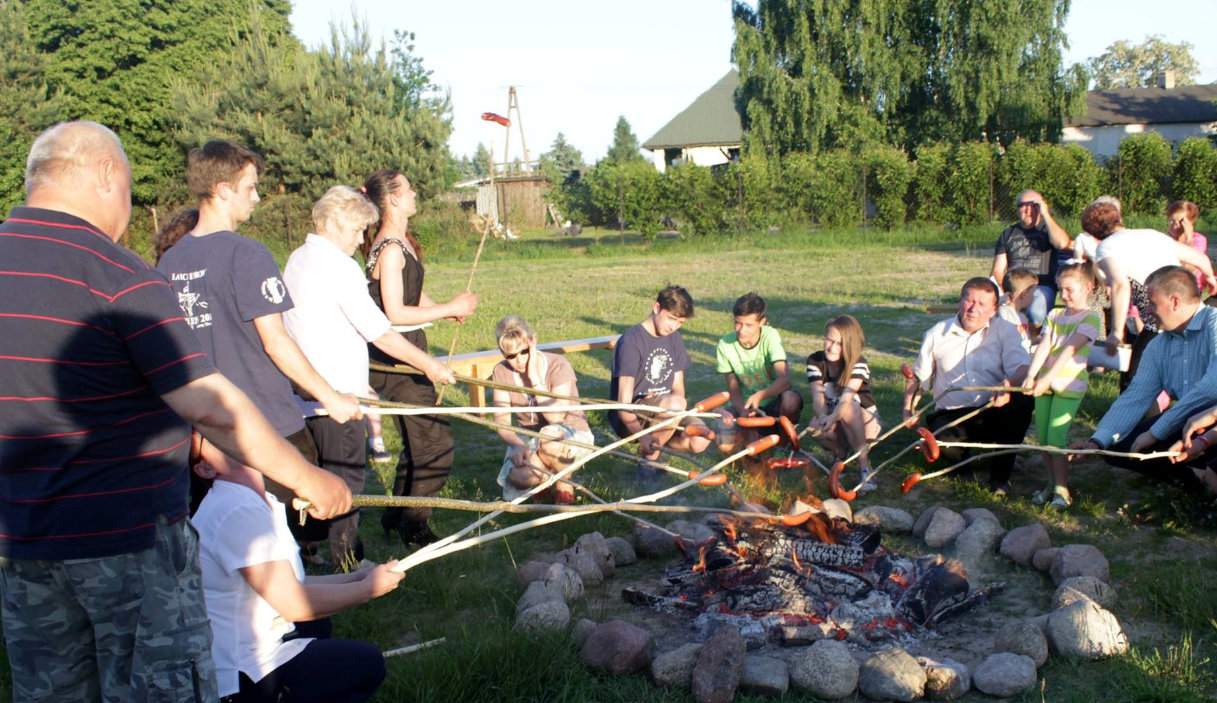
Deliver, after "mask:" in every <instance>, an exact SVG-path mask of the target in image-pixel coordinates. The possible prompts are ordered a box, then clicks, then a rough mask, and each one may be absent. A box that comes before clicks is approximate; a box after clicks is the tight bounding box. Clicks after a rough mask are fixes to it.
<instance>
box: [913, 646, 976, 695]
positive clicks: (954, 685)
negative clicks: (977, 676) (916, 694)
mask: <svg viewBox="0 0 1217 703" xmlns="http://www.w3.org/2000/svg"><path fill="white" fill-rule="evenodd" d="M917 663H918V664H920V665H921V668H922V669H925V695H926V697H928V698H930V699H931V700H936V701H953V700H956V699H959V698H963V696H964V694H965V693H967V692H968V691H969V690H970V689H971V688H972V674H971V673H970V672H969V671H968V667H966V666H964V665H963V664H961V663H960V662H957V661H955V660H954V659H942V660H936V659H930V658H928V657H918V658H917Z"/></svg>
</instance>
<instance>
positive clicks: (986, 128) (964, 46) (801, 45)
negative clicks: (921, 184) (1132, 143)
mask: <svg viewBox="0 0 1217 703" xmlns="http://www.w3.org/2000/svg"><path fill="white" fill-rule="evenodd" d="M1067 9H1068V0H1023V2H1018V3H993V2H986V1H985V0H950V1H947V0H939V1H936V2H931V1H930V0H892V1H891V2H885V3H874V2H865V1H864V0H846V1H839V2H837V1H832V0H810V1H809V0H758V2H757V4H756V7H755V9H754V8H753V7H752V6H751V5H749V4H747V3H745V2H741V1H740V0H736V2H735V3H734V5H733V8H732V12H733V15H734V17H735V44H734V46H733V49H732V53H733V58H734V61H735V63H736V66H737V68H738V70H739V75H740V88H739V91H738V93H737V109H738V111H739V113H740V116H741V119H742V121H743V123H744V128H745V148H746V150H747V151H748V152H749V153H751V154H764V155H782V154H786V153H789V152H793V151H810V152H813V153H815V152H818V151H819V150H821V149H831V148H836V147H847V148H851V149H854V150H860V149H861V148H862V147H864V146H865V145H867V144H868V143H872V142H875V141H881V142H886V143H889V144H893V145H896V146H901V147H903V148H905V149H909V150H911V149H914V148H915V147H916V146H918V145H920V144H923V143H927V142H932V141H935V140H950V141H965V140H981V141H1000V142H1002V143H1007V142H1010V141H1013V139H1014V138H1016V137H1018V136H1022V137H1024V138H1027V139H1032V140H1036V141H1040V140H1053V139H1056V137H1057V136H1058V135H1059V133H1060V128H1061V121H1062V118H1063V117H1065V116H1067V115H1069V114H1074V113H1076V112H1077V111H1079V110H1080V109H1081V108H1082V107H1083V102H1082V101H1083V90H1084V88H1085V71H1084V69H1083V68H1082V67H1080V66H1074V67H1071V68H1069V69H1065V68H1064V67H1063V65H1062V58H1061V56H1062V48H1063V46H1064V42H1065V34H1064V20H1065V14H1066V11H1067Z"/></svg>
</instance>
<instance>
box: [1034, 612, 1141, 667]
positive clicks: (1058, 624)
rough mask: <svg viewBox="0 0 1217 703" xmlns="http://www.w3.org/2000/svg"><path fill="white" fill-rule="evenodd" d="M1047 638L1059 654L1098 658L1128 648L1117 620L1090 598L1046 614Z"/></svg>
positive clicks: (1120, 652)
mask: <svg viewBox="0 0 1217 703" xmlns="http://www.w3.org/2000/svg"><path fill="white" fill-rule="evenodd" d="M1048 641H1049V642H1051V643H1052V648H1053V649H1054V650H1056V651H1057V652H1058V653H1059V654H1062V655H1064V656H1067V657H1078V658H1082V659H1100V658H1102V657H1109V656H1112V655H1116V654H1123V653H1124V652H1127V651H1128V637H1126V636H1125V635H1124V630H1123V628H1121V627H1120V621H1119V620H1116V616H1115V615H1112V613H1111V612H1110V611H1108V610H1104V609H1103V608H1101V607H1099V605H1098V604H1097V603H1095V602H1094V601H1091V600H1089V599H1084V600H1080V601H1077V602H1075V603H1074V604H1072V605H1067V606H1065V607H1064V608H1061V609H1060V610H1054V611H1053V612H1052V614H1051V615H1049V616H1048Z"/></svg>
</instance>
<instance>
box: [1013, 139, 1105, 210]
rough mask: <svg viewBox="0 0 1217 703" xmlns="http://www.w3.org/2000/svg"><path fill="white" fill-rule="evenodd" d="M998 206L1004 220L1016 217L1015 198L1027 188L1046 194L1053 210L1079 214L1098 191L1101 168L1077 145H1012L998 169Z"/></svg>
mask: <svg viewBox="0 0 1217 703" xmlns="http://www.w3.org/2000/svg"><path fill="white" fill-rule="evenodd" d="M997 181H998V185H997V192H998V193H1000V194H1001V195H1002V196H1004V197H1000V198H999V199H998V201H997V203H996V209H997V211H998V213H999V214H1000V216H1001V217H1002V218H1003V219H1006V218H1013V217H1015V216H1016V215H1017V213H1015V212H1014V202H1013V200H1014V198H1015V196H1017V195H1018V194H1019V193H1021V192H1022V191H1024V190H1028V189H1030V190H1035V191H1038V192H1039V193H1040V194H1041V195H1043V196H1044V199H1045V200H1047V201H1048V205H1049V206H1050V207H1051V208H1052V210H1053V212H1057V213H1061V214H1065V215H1078V214H1080V213H1081V212H1082V210H1083V209H1084V208H1085V207H1086V205H1087V204H1089V203H1090V201H1091V200H1093V199H1094V198H1095V196H1097V195H1098V194H1099V191H1100V188H1101V184H1102V181H1103V172H1102V169H1101V168H1100V167H1099V166H1098V164H1096V163H1095V161H1094V158H1092V157H1091V155H1090V152H1088V151H1086V149H1084V148H1083V147H1081V146H1079V145H1077V144H1069V145H1061V144H1035V145H1031V144H1027V143H1026V142H1022V141H1018V142H1015V143H1014V144H1011V145H1010V147H1009V148H1008V149H1006V153H1005V154H1003V155H1002V157H1001V161H1000V162H999V163H998V169H997Z"/></svg>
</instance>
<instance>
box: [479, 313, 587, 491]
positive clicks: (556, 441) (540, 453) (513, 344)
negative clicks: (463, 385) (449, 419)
mask: <svg viewBox="0 0 1217 703" xmlns="http://www.w3.org/2000/svg"><path fill="white" fill-rule="evenodd" d="M495 337H496V338H498V340H499V351H500V352H502V354H503V361H500V362H499V363H498V364H497V365H496V366H495V367H494V373H493V374H492V376H491V378H492V379H493V380H494V381H495V382H496V383H501V384H510V385H513V386H523V387H527V388H535V389H537V390H540V391H548V392H550V393H554V394H557V395H564V396H570V397H578V396H579V387H578V385H577V380H576V379H575V371H574V369H572V368H571V366H570V362H569V361H567V360H566V357H564V356H562V355H560V354H550V353H548V352H542V351H538V350H537V336H536V335H535V334H533V331H532V328H531V327H529V326H528V323H527V322H525V321H524V319H523V318H522V317H519V316H517V315H508V316H507V317H504V318H503V319H502V320H499V324H498V325H497V326H496V327H495ZM547 405H570V401H566V400H559V399H556V398H549V397H545V396H538V395H531V394H525V393H520V392H515V391H505V390H498V389H495V391H494V406H495V407H498V408H508V407H512V408H518V407H536V408H537V412H535V413H518V414H512V413H498V414H496V415H495V416H494V419H495V421H496V422H498V423H500V424H504V425H510V424H512V418H513V417H514V418H515V420H516V423H518V425H519V426H520V427H522V428H524V429H526V430H532V431H534V432H540V433H541V434H543V435H545V436H546V437H547V438H549V439H547V440H540V439H537V438H536V437H532V438H529V437H522V436H520V435H519V434H517V433H515V432H513V431H511V430H505V429H503V430H499V431H498V432H499V436H500V437H502V438H503V441H504V442H506V443H507V455H506V456H505V457H504V458H503V467H502V469H501V470H500V471H499V478H498V483H499V485H500V486H502V487H503V497H504V498H506V499H507V500H514V499H515V498H517V497H519V496H521V495H523V494H524V493H526V492H527V491H528V489H529V488H532V487H533V486H536V485H537V484H540V483H542V482H544V481H545V480H547V479H548V478H549V477H550V476H551V475H552V474H554V473H557V472H559V471H561V470H562V469H564V468H565V467H567V466H569V465H570V464H571V463H572V462H574V461H575V460H576V459H578V458H579V457H582V456H584V455H585V454H587V452H588V451H590V450H588V449H584V448H582V447H574V446H571V445H569V444H565V443H563V442H562V441H561V440H568V439H569V440H574V441H576V442H580V443H582V444H588V445H590V444H594V443H595V441H596V440H595V437H593V436H592V432H591V428H590V427H588V425H587V418H586V417H584V415H583V413H582V412H578V411H575V412H563V411H558V412H545V406H547ZM574 500H575V491H574V487H573V486H571V484H570V483H568V482H566V481H559V482H558V483H556V484H554V502H556V503H573V502H574Z"/></svg>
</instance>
